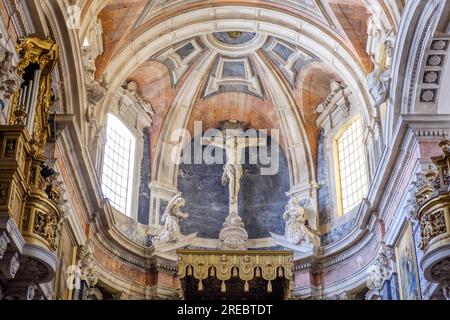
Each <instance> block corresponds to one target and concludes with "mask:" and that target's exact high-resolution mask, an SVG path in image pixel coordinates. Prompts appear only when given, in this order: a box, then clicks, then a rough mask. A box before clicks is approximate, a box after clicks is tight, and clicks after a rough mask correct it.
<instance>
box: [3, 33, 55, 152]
mask: <svg viewBox="0 0 450 320" xmlns="http://www.w3.org/2000/svg"><path fill="white" fill-rule="evenodd" d="M17 54H18V55H19V63H18V65H17V73H18V75H19V76H20V77H24V75H25V71H26V68H27V67H28V66H30V65H31V64H36V65H38V66H39V69H40V71H41V76H40V79H39V92H38V97H37V103H36V106H35V108H36V109H35V110H36V115H35V118H34V119H32V120H31V121H33V123H34V126H33V127H34V131H33V132H30V135H31V137H32V141H31V144H32V145H33V146H32V147H33V148H32V149H33V153H34V156H39V155H41V154H43V152H44V148H45V145H46V142H47V138H48V136H49V125H48V117H49V112H50V107H51V101H52V97H51V95H52V93H51V85H52V71H53V69H54V67H55V66H56V63H57V60H58V58H59V46H58V45H57V44H56V43H55V42H54V41H53V40H51V39H46V40H41V39H38V38H26V39H21V40H20V43H19V44H18V46H17ZM18 100H19V92H16V93H15V94H14V96H13V99H12V106H13V107H12V113H11V116H10V124H12V125H23V124H24V118H25V117H26V116H28V115H25V114H24V110H23V106H20V105H19V101H18Z"/></svg>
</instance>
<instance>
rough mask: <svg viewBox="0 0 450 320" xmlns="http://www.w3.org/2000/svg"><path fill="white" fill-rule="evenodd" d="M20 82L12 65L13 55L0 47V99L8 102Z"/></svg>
mask: <svg viewBox="0 0 450 320" xmlns="http://www.w3.org/2000/svg"><path fill="white" fill-rule="evenodd" d="M1 38H2V35H0V39H1ZM22 82H23V80H22V78H20V77H19V75H18V74H17V67H16V66H15V65H14V64H13V53H12V52H10V51H9V50H8V49H6V48H5V47H4V46H2V45H0V98H1V99H2V100H9V99H10V98H11V95H12V94H13V93H14V92H16V91H18V90H19V89H20V85H21V84H22Z"/></svg>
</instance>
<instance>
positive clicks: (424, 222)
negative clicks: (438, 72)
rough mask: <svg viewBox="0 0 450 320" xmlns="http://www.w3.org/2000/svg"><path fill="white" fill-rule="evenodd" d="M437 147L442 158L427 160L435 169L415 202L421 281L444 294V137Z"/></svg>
mask: <svg viewBox="0 0 450 320" xmlns="http://www.w3.org/2000/svg"><path fill="white" fill-rule="evenodd" d="M439 146H440V147H441V148H442V151H443V153H442V155H440V156H437V157H432V158H431V159H432V161H433V163H434V165H435V167H436V168H437V170H433V169H432V167H430V170H429V171H428V172H427V173H426V175H425V179H424V181H422V183H421V185H419V187H418V191H417V193H416V199H417V203H418V205H419V208H418V210H417V219H418V221H419V225H420V235H421V240H420V249H421V250H422V251H424V255H423V257H422V259H421V262H420V264H421V268H422V270H423V272H424V275H425V278H426V279H427V280H428V281H430V282H437V283H439V284H440V286H441V288H442V289H443V292H444V294H445V293H446V292H448V291H446V290H447V289H448V283H450V273H449V272H448V265H449V263H448V261H450V178H449V168H450V150H449V147H450V140H449V139H448V138H447V137H444V139H443V140H442V141H441V142H440V144H439Z"/></svg>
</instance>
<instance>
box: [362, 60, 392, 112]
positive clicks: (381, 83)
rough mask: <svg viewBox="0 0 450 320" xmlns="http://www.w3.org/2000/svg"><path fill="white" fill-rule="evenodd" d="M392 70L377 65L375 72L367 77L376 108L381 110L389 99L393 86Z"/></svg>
mask: <svg viewBox="0 0 450 320" xmlns="http://www.w3.org/2000/svg"><path fill="white" fill-rule="evenodd" d="M390 74H391V70H390V69H389V68H387V67H383V66H381V65H377V67H376V68H375V70H374V71H373V72H371V73H370V74H369V75H368V76H367V81H368V84H369V92H370V94H371V96H372V98H373V100H374V107H375V108H379V107H380V106H381V105H382V104H383V103H384V102H386V101H387V99H388V97H389V88H390V85H391V75H390Z"/></svg>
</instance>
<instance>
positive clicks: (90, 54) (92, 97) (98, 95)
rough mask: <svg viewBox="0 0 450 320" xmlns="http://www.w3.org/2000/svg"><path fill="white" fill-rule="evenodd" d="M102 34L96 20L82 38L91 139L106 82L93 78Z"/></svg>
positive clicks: (99, 24)
mask: <svg viewBox="0 0 450 320" xmlns="http://www.w3.org/2000/svg"><path fill="white" fill-rule="evenodd" d="M102 34H103V29H102V24H101V22H100V20H97V21H96V23H95V24H94V25H93V26H92V28H91V29H90V30H89V32H88V35H87V36H86V38H85V39H84V43H83V48H82V54H83V56H82V58H83V66H84V73H85V82H86V90H87V98H88V102H89V106H88V109H87V111H86V118H87V121H88V122H89V126H90V128H91V137H90V138H91V139H93V138H94V137H95V136H96V135H97V134H98V132H97V131H98V130H99V129H98V128H97V116H96V114H95V113H96V107H97V105H98V104H99V103H100V102H101V101H103V99H104V98H105V96H106V92H107V90H106V89H105V86H106V84H105V83H99V82H98V81H97V80H96V78H95V73H96V71H97V67H96V65H95V61H96V59H97V58H98V57H99V56H100V55H101V54H102V53H103V39H102Z"/></svg>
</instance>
